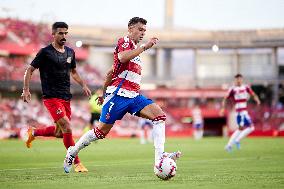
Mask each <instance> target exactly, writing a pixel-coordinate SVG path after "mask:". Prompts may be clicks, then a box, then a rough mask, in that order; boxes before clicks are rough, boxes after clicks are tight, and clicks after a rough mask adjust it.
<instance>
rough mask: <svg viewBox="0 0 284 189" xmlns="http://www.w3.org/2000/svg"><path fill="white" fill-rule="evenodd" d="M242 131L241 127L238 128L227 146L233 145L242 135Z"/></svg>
mask: <svg viewBox="0 0 284 189" xmlns="http://www.w3.org/2000/svg"><path fill="white" fill-rule="evenodd" d="M240 133H241V131H240V130H239V129H237V130H236V131H235V132H234V133H233V134H232V136H231V137H230V140H229V142H228V144H227V146H232V145H233V144H234V142H235V140H236V138H237V137H238V136H239V135H240Z"/></svg>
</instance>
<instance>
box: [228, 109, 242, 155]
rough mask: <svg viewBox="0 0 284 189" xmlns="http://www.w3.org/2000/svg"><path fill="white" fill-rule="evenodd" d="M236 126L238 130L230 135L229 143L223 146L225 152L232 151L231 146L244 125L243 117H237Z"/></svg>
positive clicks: (239, 115)
mask: <svg viewBox="0 0 284 189" xmlns="http://www.w3.org/2000/svg"><path fill="white" fill-rule="evenodd" d="M237 124H238V126H239V128H238V129H237V130H235V131H234V133H233V134H232V135H231V137H230V139H229V142H228V143H227V145H226V146H225V150H227V151H228V152H230V151H232V146H233V144H234V143H235V141H236V138H237V137H238V136H239V135H240V133H241V129H242V125H243V124H244V121H243V116H242V115H241V114H238V115H237Z"/></svg>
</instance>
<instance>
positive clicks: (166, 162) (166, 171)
mask: <svg viewBox="0 0 284 189" xmlns="http://www.w3.org/2000/svg"><path fill="white" fill-rule="evenodd" d="M176 170H177V165H176V162H175V161H174V160H173V159H171V158H168V157H166V158H162V159H161V160H160V161H159V163H158V164H157V165H155V166H154V173H155V175H156V176H157V177H158V178H160V179H162V180H169V179H170V178H172V177H174V176H175V175H176Z"/></svg>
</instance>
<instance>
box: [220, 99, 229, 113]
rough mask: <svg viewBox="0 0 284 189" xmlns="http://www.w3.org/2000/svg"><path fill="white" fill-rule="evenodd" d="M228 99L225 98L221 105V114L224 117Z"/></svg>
mask: <svg viewBox="0 0 284 189" xmlns="http://www.w3.org/2000/svg"><path fill="white" fill-rule="evenodd" d="M227 99H228V97H224V98H223V100H222V103H221V109H220V114H221V115H222V116H223V115H224V112H225V107H226V103H227Z"/></svg>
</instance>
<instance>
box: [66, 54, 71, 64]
mask: <svg viewBox="0 0 284 189" xmlns="http://www.w3.org/2000/svg"><path fill="white" fill-rule="evenodd" d="M71 60H72V58H71V56H69V57H68V58H67V60H66V62H67V63H69V64H70V63H71Z"/></svg>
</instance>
